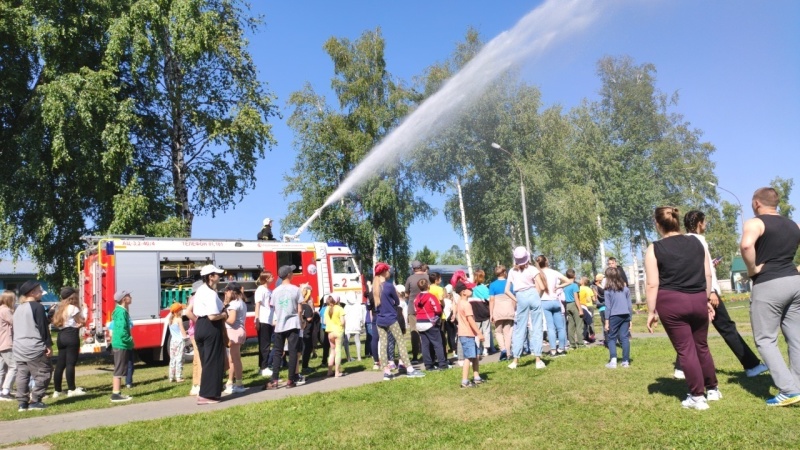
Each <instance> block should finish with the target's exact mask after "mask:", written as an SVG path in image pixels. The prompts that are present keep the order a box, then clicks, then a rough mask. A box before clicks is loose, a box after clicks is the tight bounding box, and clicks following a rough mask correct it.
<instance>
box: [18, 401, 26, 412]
mask: <svg viewBox="0 0 800 450" xmlns="http://www.w3.org/2000/svg"><path fill="white" fill-rule="evenodd" d="M27 410H28V404H27V403H24V402H22V403H20V404H19V409H17V411H19V412H25V411H27Z"/></svg>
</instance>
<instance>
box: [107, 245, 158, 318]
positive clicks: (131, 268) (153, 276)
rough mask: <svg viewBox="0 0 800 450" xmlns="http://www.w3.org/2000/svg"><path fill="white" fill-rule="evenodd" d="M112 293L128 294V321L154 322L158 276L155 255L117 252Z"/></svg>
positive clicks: (156, 313) (156, 307)
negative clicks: (115, 291)
mask: <svg viewBox="0 0 800 450" xmlns="http://www.w3.org/2000/svg"><path fill="white" fill-rule="evenodd" d="M116 259H117V261H116V269H117V270H116V289H117V290H118V291H120V290H127V291H130V292H131V296H132V297H133V302H132V303H131V306H130V309H129V313H130V315H131V320H143V319H157V318H158V317H159V314H160V307H161V301H160V298H161V285H160V280H161V275H160V274H159V265H158V253H157V252H117V255H116Z"/></svg>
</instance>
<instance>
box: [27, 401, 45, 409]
mask: <svg viewBox="0 0 800 450" xmlns="http://www.w3.org/2000/svg"><path fill="white" fill-rule="evenodd" d="M46 408H47V405H45V404H44V403H42V402H33V403H31V404H30V405H28V409H46Z"/></svg>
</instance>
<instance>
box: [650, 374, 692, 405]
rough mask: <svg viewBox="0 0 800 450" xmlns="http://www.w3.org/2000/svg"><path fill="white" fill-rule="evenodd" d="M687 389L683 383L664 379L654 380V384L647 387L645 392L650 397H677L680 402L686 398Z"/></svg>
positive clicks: (672, 379)
mask: <svg viewBox="0 0 800 450" xmlns="http://www.w3.org/2000/svg"><path fill="white" fill-rule="evenodd" d="M687 389H688V388H687V387H686V382H685V381H683V380H676V379H674V378H666V377H661V378H656V381H655V382H654V383H652V384H650V385H649V386H647V392H648V393H650V395H653V394H662V395H667V396H670V397H677V398H679V399H681V400H683V399H684V398H685V397H686V391H687Z"/></svg>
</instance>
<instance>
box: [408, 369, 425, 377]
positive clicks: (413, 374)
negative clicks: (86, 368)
mask: <svg viewBox="0 0 800 450" xmlns="http://www.w3.org/2000/svg"><path fill="white" fill-rule="evenodd" d="M406 377H407V378H424V377H425V372H423V371H421V370H415V371H413V372H409V373H406Z"/></svg>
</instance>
